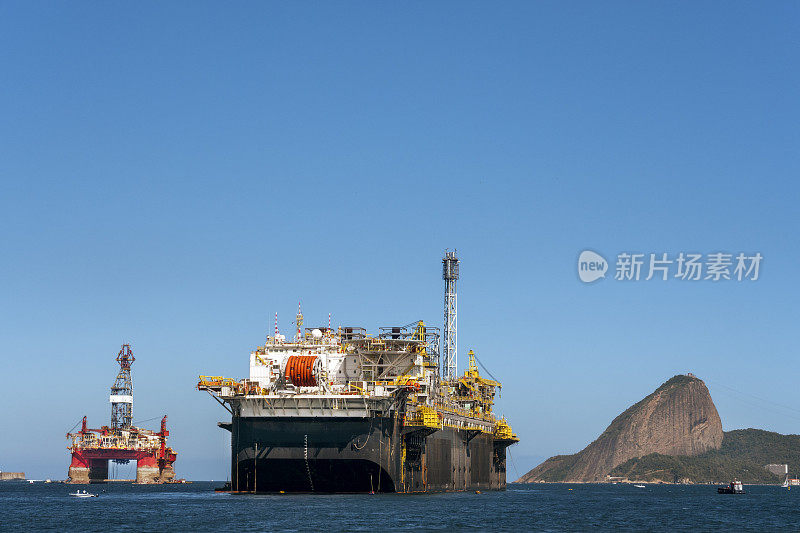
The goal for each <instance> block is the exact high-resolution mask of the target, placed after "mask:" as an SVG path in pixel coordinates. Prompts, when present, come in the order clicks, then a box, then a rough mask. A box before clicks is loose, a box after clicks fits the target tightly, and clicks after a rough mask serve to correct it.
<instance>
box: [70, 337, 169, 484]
mask: <svg viewBox="0 0 800 533" xmlns="http://www.w3.org/2000/svg"><path fill="white" fill-rule="evenodd" d="M135 360H136V358H135V357H134V356H133V350H131V347H130V345H129V344H123V345H122V348H121V349H120V351H119V353H118V354H117V363H119V373H118V374H117V378H116V380H115V381H114V385H113V386H112V387H111V395H110V396H109V401H110V402H111V426H103V427H101V428H100V429H90V428H88V427H87V423H86V417H85V416H84V417H83V420H82V421H81V422H80V424H81V429H80V431H78V432H76V433H72V432H70V433H67V439H70V440H71V443H70V445H69V446H68V447H67V449H68V450H69V451H70V453H71V454H72V462H71V463H70V466H69V479H68V483H103V482H105V481H108V462H109V461H114V462H115V463H118V464H125V463H128V462H129V461H136V483H170V482H173V480H174V478H175V470H174V469H173V467H172V463H174V462H175V459H177V454H176V453H175V451H173V449H172V448H169V447H168V446H167V437H168V436H169V431H167V417H166V415H165V416H164V417H163V418H162V419H161V431H158V432H156V431H151V430H148V429H143V428H139V427H136V426H133V425H132V420H133V381H132V379H131V366H132V365H133V362H134V361H135Z"/></svg>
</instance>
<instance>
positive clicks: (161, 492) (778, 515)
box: [0, 482, 800, 532]
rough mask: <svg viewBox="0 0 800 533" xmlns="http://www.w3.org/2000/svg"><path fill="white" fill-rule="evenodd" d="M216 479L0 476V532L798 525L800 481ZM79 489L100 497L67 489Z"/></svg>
mask: <svg viewBox="0 0 800 533" xmlns="http://www.w3.org/2000/svg"><path fill="white" fill-rule="evenodd" d="M218 485H220V483H211V482H195V483H191V484H185V485H131V484H123V483H109V484H104V485H90V486H86V485H83V486H76V485H64V484H58V483H52V484H44V483H34V484H28V483H19V482H5V483H0V530H2V531H28V530H35V531H46V530H51V531H103V532H105V531H237V532H242V531H386V530H390V529H391V530H411V529H419V530H426V531H437V530H438V531H458V530H493V531H585V530H589V529H593V530H611V529H615V530H634V531H674V530H701V531H711V530H715V531H726V530H727V531H731V530H733V531H770V530H790V531H798V530H800V487H798V488H797V489H796V490H787V489H785V488H780V487H776V486H746V487H745V489H746V491H747V494H743V495H723V494H717V489H716V487H715V486H710V485H694V486H691V485H690V486H679V485H646V486H645V488H637V487H635V486H633V485H627V484H616V485H610V484H602V485H588V484H574V485H573V484H530V485H509V487H508V490H506V491H504V492H484V493H482V494H475V493H473V492H468V493H448V494H428V495H408V494H405V495H404V494H376V495H368V494H364V495H344V494H342V495H321V494H320V495H315V494H297V495H295V494H285V495H230V494H225V493H215V492H214V490H213V489H214V487H216V486H218ZM76 488H81V489H87V490H89V492H93V493H97V494H99V495H100V496H99V497H98V498H85V499H83V498H75V497H72V496H69V493H70V492H74V491H75V490H76Z"/></svg>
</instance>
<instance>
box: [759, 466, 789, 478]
mask: <svg viewBox="0 0 800 533" xmlns="http://www.w3.org/2000/svg"><path fill="white" fill-rule="evenodd" d="M764 468H766V469H767V470H769V471H770V472H772V473H773V474H775V475H776V476H778V477H781V478H784V477H786V476H787V475H788V474H789V465H766V466H765V467H764Z"/></svg>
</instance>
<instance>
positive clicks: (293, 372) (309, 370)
mask: <svg viewBox="0 0 800 533" xmlns="http://www.w3.org/2000/svg"><path fill="white" fill-rule="evenodd" d="M316 359H317V356H316V355H291V356H289V359H287V361H286V377H287V378H288V379H289V381H291V382H292V384H293V385H294V386H296V387H314V386H316V384H317V379H316V378H315V377H314V374H313V370H314V362H315V361H316Z"/></svg>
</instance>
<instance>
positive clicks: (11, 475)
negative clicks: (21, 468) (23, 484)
mask: <svg viewBox="0 0 800 533" xmlns="http://www.w3.org/2000/svg"><path fill="white" fill-rule="evenodd" d="M24 479H25V472H3V471H2V470H0V481H18V480H24Z"/></svg>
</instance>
